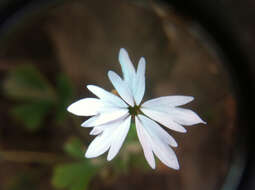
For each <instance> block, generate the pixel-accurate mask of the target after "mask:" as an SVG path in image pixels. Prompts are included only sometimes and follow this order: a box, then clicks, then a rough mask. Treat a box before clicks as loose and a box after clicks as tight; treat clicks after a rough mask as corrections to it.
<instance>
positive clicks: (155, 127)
mask: <svg viewBox="0 0 255 190" xmlns="http://www.w3.org/2000/svg"><path fill="white" fill-rule="evenodd" d="M139 119H140V120H141V121H142V123H143V125H145V126H146V129H147V130H149V131H150V134H152V135H155V136H157V137H158V138H159V139H162V141H164V142H165V143H166V144H169V145H170V146H173V147H177V146H178V145H177V142H176V141H175V139H174V138H173V137H172V136H171V135H169V134H168V133H167V132H166V131H165V130H164V129H162V128H161V127H160V126H159V124H157V123H156V122H155V121H153V120H151V119H149V118H148V117H145V116H143V115H139Z"/></svg>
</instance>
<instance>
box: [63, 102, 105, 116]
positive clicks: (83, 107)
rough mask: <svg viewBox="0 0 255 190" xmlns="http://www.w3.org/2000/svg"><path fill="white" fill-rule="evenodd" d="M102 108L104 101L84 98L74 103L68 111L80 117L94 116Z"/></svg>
mask: <svg viewBox="0 0 255 190" xmlns="http://www.w3.org/2000/svg"><path fill="white" fill-rule="evenodd" d="M102 106H103V103H102V101H100V100H99V99H97V98H84V99H81V100H78V101H76V102H74V103H72V104H71V105H70V106H69V107H68V108H67V111H69V112H71V113H73V114H75V115H78V116H92V115H96V114H98V112H99V111H100V108H101V107H102Z"/></svg>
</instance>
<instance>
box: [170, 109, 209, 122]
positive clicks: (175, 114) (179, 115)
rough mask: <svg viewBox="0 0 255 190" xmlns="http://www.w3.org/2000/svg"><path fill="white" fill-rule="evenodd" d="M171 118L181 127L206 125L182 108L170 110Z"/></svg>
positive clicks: (192, 113) (193, 113)
mask: <svg viewBox="0 0 255 190" xmlns="http://www.w3.org/2000/svg"><path fill="white" fill-rule="evenodd" d="M169 114H171V117H172V118H173V120H174V121H175V122H177V123H179V124H181V125H188V126H190V125H195V124H198V123H203V124H206V122H204V121H203V120H202V119H201V118H200V117H199V116H198V115H197V114H196V113H195V112H194V111H192V110H189V109H184V108H175V109H172V110H171V112H169Z"/></svg>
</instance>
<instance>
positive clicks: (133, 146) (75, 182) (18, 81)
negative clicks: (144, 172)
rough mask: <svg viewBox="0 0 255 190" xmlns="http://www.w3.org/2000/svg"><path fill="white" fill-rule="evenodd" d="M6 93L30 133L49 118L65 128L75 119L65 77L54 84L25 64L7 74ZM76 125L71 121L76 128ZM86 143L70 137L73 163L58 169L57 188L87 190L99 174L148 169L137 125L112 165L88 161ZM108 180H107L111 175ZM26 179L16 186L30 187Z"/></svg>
mask: <svg viewBox="0 0 255 190" xmlns="http://www.w3.org/2000/svg"><path fill="white" fill-rule="evenodd" d="M4 92H5V95H6V96H7V97H8V98H9V99H11V100H12V101H14V102H15V103H16V104H14V105H13V107H12V109H11V110H10V114H11V115H12V116H13V117H14V118H15V119H17V120H19V121H21V122H22V123H23V125H24V126H25V127H26V129H27V130H29V131H36V130H38V129H40V127H41V126H43V125H42V124H43V123H44V120H45V118H48V116H51V117H52V118H54V122H52V123H51V124H57V125H64V124H65V122H66V121H67V119H68V116H69V119H73V118H72V117H70V115H69V114H67V111H66V108H67V106H68V105H69V104H70V103H71V101H72V97H73V96H74V89H73V87H72V84H71V83H70V81H69V80H68V78H67V77H66V75H65V74H59V75H57V76H56V84H55V85H52V84H51V83H50V82H49V81H48V80H47V78H46V77H44V76H43V75H42V74H41V72H40V71H39V70H38V69H37V68H36V67H35V66H33V65H22V66H19V67H16V68H15V69H13V70H11V71H10V72H9V73H8V74H7V77H6V80H5V83H4ZM76 123H77V122H71V124H73V125H76ZM47 125H48V124H47ZM77 136H78V135H77ZM87 140H88V139H87ZM83 144H84V143H83V142H82V141H81V139H79V138H78V137H76V136H71V137H69V138H68V139H67V141H66V142H65V143H64V145H63V149H64V151H65V153H66V154H67V155H68V157H70V158H71V160H72V161H70V162H68V163H61V164H57V165H55V166H54V168H53V177H52V185H53V186H54V187H55V188H57V189H63V188H65V189H68V190H85V189H87V188H88V184H89V182H90V181H91V179H92V178H93V177H94V176H95V175H98V176H100V175H99V174H101V173H108V174H109V175H110V177H111V176H112V175H114V176H115V177H117V176H118V175H119V174H121V173H127V172H129V170H130V169H132V168H139V169H144V168H146V166H147V164H146V162H145V160H144V158H143V157H142V156H141V154H140V153H141V147H140V145H139V142H138V138H137V134H136V128H135V124H134V123H132V124H131V127H130V131H129V133H128V136H127V138H126V143H124V146H123V147H122V148H121V151H120V153H119V154H118V155H117V156H116V158H115V159H114V160H113V161H112V162H111V164H109V165H107V164H106V161H102V159H100V158H99V159H86V158H84V152H85V149H84V146H83ZM141 158H142V159H141ZM102 166H108V167H102ZM101 177H102V175H101ZM104 177H105V178H106V179H107V178H108V177H109V176H104ZM104 177H103V178H104ZM26 179H27V178H24V179H23V178H20V180H19V181H18V182H17V183H16V184H18V185H17V187H19V186H23V185H22V184H23V183H24V184H26ZM28 184H29V183H28ZM24 187H25V186H24ZM15 188H16V186H13V188H12V189H14V190H15ZM25 189H26V188H25Z"/></svg>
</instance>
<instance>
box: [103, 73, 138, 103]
mask: <svg viewBox="0 0 255 190" xmlns="http://www.w3.org/2000/svg"><path fill="white" fill-rule="evenodd" d="M108 77H109V79H110V81H111V83H112V85H113V86H114V88H115V89H116V90H117V92H118V94H119V95H120V97H121V98H122V99H123V100H125V101H126V102H127V103H128V104H129V105H131V106H134V99H133V96H132V93H131V90H130V88H129V86H128V85H127V83H125V82H124V81H123V80H122V79H121V78H120V77H119V75H117V74H116V73H115V72H113V71H109V72H108Z"/></svg>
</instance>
